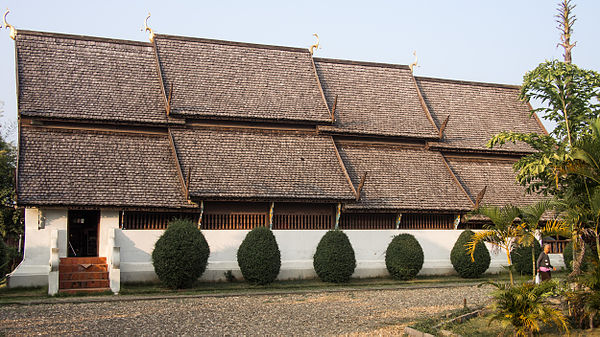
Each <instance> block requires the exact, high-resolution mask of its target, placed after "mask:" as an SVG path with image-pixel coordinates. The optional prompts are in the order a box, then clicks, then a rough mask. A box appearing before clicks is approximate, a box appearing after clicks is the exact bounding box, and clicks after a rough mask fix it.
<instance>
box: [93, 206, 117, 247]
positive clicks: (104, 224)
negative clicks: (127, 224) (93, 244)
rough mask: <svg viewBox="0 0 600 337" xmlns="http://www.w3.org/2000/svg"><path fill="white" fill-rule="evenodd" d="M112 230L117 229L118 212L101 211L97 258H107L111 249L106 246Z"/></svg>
mask: <svg viewBox="0 0 600 337" xmlns="http://www.w3.org/2000/svg"><path fill="white" fill-rule="evenodd" d="M113 228H119V212H118V211H101V212H100V225H99V228H98V239H99V240H100V242H99V243H98V256H104V257H107V256H108V255H109V252H110V250H111V249H112V247H109V246H108V235H109V233H110V230H111V229H113Z"/></svg>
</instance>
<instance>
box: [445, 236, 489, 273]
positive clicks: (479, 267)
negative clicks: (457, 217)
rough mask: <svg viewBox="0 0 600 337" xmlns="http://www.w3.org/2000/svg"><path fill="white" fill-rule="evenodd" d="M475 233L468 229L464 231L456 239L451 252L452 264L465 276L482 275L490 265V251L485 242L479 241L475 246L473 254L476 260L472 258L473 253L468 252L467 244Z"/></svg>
mask: <svg viewBox="0 0 600 337" xmlns="http://www.w3.org/2000/svg"><path fill="white" fill-rule="evenodd" d="M473 235H475V233H473V232H472V231H470V230H468V229H467V230H465V231H463V232H462V233H461V234H460V236H459V237H458V239H456V243H454V247H452V251H451V252H450V262H452V266H454V270H456V272H457V273H458V275H459V276H460V277H463V278H478V277H481V275H483V273H485V271H486V270H487V269H488V267H489V266H490V260H491V258H490V252H489V251H488V249H487V247H486V246H485V243H483V242H479V243H478V244H477V245H476V246H475V253H474V254H473V257H474V258H475V261H473V260H471V254H469V253H468V252H467V247H465V245H466V244H467V242H469V241H471V238H472V237H473Z"/></svg>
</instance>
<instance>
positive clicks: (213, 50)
mask: <svg viewBox="0 0 600 337" xmlns="http://www.w3.org/2000/svg"><path fill="white" fill-rule="evenodd" d="M154 41H155V43H156V48H157V52H158V60H159V62H160V69H161V72H162V79H163V81H164V84H165V88H166V91H169V92H170V90H171V89H170V88H171V85H172V86H173V94H172V102H171V106H172V108H171V112H172V113H173V114H181V115H185V116H191V117H199V118H202V117H204V118H206V117H212V118H221V119H262V120H280V121H294V122H306V121H310V122H313V123H331V116H330V113H329V109H328V107H327V105H326V103H325V99H324V97H323V93H322V91H321V87H320V85H319V82H318V78H317V76H316V73H315V66H314V64H313V61H312V57H311V55H310V53H309V52H308V50H306V49H299V48H289V47H275V46H264V45H254V44H247V43H235V42H227V41H216V40H208V39H198V38H182V37H175V36H166V35H157V36H156V37H155V40H154Z"/></svg>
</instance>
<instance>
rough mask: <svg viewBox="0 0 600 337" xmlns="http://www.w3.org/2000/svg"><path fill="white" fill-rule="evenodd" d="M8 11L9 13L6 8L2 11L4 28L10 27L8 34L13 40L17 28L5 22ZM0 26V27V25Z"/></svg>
mask: <svg viewBox="0 0 600 337" xmlns="http://www.w3.org/2000/svg"><path fill="white" fill-rule="evenodd" d="M8 13H10V10H9V9H8V8H7V9H6V12H5V13H4V19H3V21H4V28H7V29H10V34H9V35H8V36H10V38H11V39H13V40H14V39H16V38H17V30H16V29H15V27H13V26H12V25H11V24H10V23H8V22H6V16H7V15H8ZM0 28H2V26H1V25H0Z"/></svg>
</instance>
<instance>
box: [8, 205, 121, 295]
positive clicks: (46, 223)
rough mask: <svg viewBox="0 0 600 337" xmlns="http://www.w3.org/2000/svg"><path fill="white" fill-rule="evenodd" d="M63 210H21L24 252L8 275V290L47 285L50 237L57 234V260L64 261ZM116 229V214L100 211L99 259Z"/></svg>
mask: <svg viewBox="0 0 600 337" xmlns="http://www.w3.org/2000/svg"><path fill="white" fill-rule="evenodd" d="M67 220H68V211H67V210H66V209H37V208H26V209H25V251H24V255H23V261H22V262H21V263H20V264H19V266H18V267H17V268H16V269H15V270H14V271H13V272H12V273H11V274H10V275H9V277H8V286H9V287H11V288H14V287H38V286H46V285H48V274H49V273H50V236H51V234H50V233H51V232H52V231H53V230H56V231H57V232H58V248H59V257H61V258H62V257H67ZM111 228H119V212H117V211H101V213H100V225H99V235H98V237H99V240H100V241H99V243H98V244H99V254H100V255H99V256H107V253H108V249H109V247H108V244H107V243H108V233H109V230H110V229H111Z"/></svg>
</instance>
